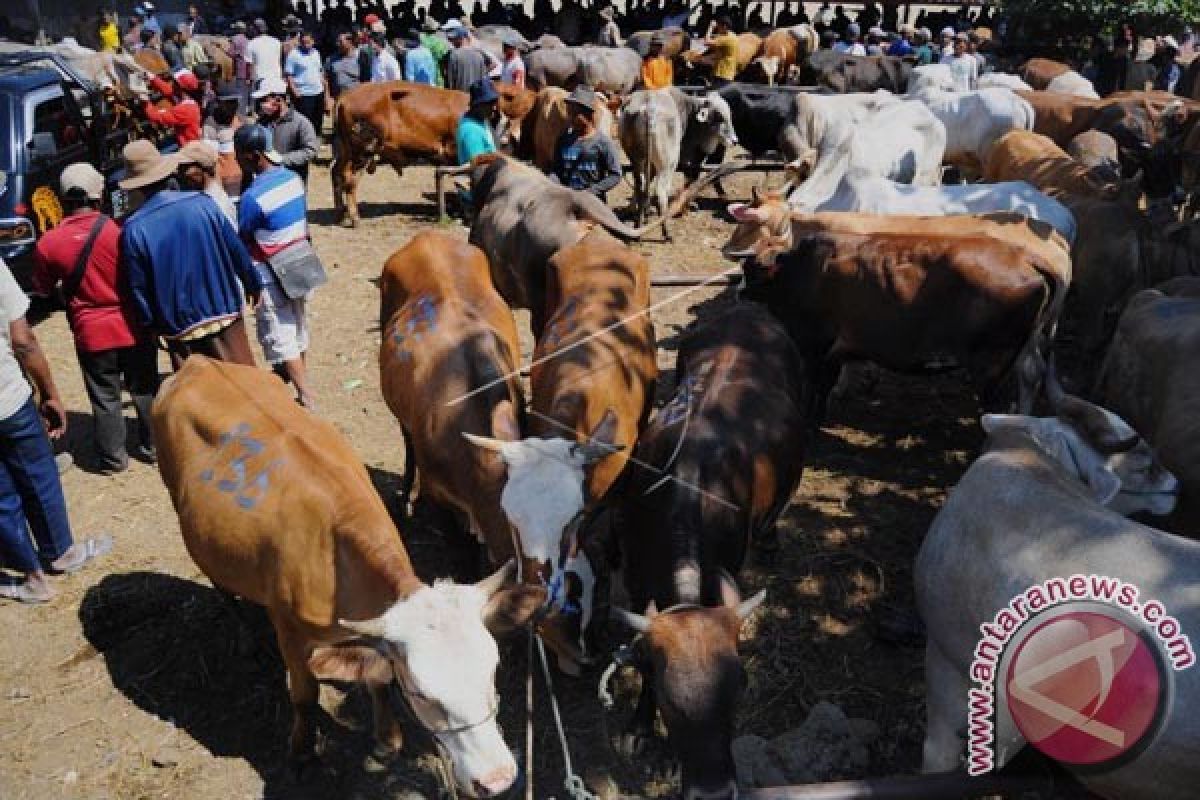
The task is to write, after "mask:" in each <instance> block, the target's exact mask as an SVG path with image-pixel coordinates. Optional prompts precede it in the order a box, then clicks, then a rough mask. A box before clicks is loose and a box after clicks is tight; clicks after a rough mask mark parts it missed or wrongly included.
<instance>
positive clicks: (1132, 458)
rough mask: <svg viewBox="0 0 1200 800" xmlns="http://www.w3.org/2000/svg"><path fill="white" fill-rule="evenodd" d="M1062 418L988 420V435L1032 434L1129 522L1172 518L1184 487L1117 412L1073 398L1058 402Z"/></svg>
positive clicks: (1001, 417) (1099, 499)
mask: <svg viewBox="0 0 1200 800" xmlns="http://www.w3.org/2000/svg"><path fill="white" fill-rule="evenodd" d="M1056 400H1057V402H1056V408H1057V415H1056V416H1053V417H1026V416H1020V415H1014V414H985V415H984V417H983V420H982V423H983V429H984V430H985V431H986V432H987V433H989V434H991V433H994V432H996V431H999V430H1005V429H1007V430H1018V431H1021V432H1024V433H1025V434H1027V435H1028V436H1029V437H1030V438H1032V439H1033V441H1034V442H1035V443H1036V444H1037V445H1038V447H1040V448H1041V449H1042V450H1043V451H1045V452H1046V453H1047V454H1048V455H1049V456H1050V457H1051V458H1053V459H1054V460H1055V461H1056V462H1058V465H1059V466H1060V467H1061V468H1062V469H1063V470H1064V471H1065V474H1066V475H1067V476H1068V477H1070V478H1071V479H1073V480H1076V481H1079V482H1080V483H1082V484H1083V485H1084V486H1086V487H1087V489H1088V491H1089V492H1090V493H1091V495H1092V497H1093V498H1094V499H1095V500H1096V502H1098V503H1100V504H1101V505H1104V506H1107V507H1108V508H1111V509H1112V510H1113V511H1115V512H1117V513H1119V514H1124V515H1125V516H1129V515H1130V514H1136V513H1138V512H1142V511H1145V512H1149V513H1151V514H1155V515H1160V516H1161V515H1165V514H1170V513H1171V511H1172V510H1173V509H1174V508H1175V501H1176V498H1177V496H1178V494H1179V481H1178V480H1176V478H1175V476H1174V475H1172V474H1171V473H1170V472H1168V471H1167V469H1166V468H1165V467H1163V465H1162V464H1161V463H1160V462H1159V460H1158V458H1157V456H1155V454H1154V451H1153V450H1152V449H1151V447H1150V445H1149V444H1148V443H1147V442H1146V440H1144V439H1142V438H1141V437H1140V436H1138V434H1137V431H1135V430H1134V429H1133V428H1132V427H1130V425H1129V423H1127V422H1126V421H1125V420H1123V419H1121V418H1120V417H1119V416H1117V415H1116V414H1114V413H1113V412H1111V411H1109V410H1107V409H1104V408H1101V407H1100V406H1097V405H1093V404H1091V403H1089V402H1087V401H1085V400H1081V399H1079V398H1078V397H1073V396H1072V395H1061V396H1059V397H1057V398H1056Z"/></svg>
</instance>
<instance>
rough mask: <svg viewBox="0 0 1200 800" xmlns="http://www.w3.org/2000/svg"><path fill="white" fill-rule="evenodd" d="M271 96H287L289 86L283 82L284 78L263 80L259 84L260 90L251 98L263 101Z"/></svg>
mask: <svg viewBox="0 0 1200 800" xmlns="http://www.w3.org/2000/svg"><path fill="white" fill-rule="evenodd" d="M271 94H287V84H286V83H284V82H283V78H275V77H271V78H263V79H262V80H261V81H259V82H258V88H256V89H255V90H254V93H253V94H251V95H250V96H251V97H253V98H254V99H255V100H261V99H263V98H264V97H266V96H267V95H271Z"/></svg>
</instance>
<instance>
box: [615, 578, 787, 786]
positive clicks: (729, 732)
mask: <svg viewBox="0 0 1200 800" xmlns="http://www.w3.org/2000/svg"><path fill="white" fill-rule="evenodd" d="M722 597H723V600H724V604H723V605H722V606H721V607H719V608H704V607H701V606H677V607H675V608H672V609H668V610H666V611H664V612H662V613H658V612H656V611H655V609H654V605H653V604H651V606H650V608H649V609H647V610H646V614H645V615H644V616H643V615H640V614H633V613H630V612H628V611H625V610H624V609H613V611H614V613H615V614H616V615H617V618H618V619H619V620H620V621H622V622H623V623H624V624H626V625H628V626H629V627H630V628H632V629H633V630H635V631H637V632H638V633H639V634H640V635H639V636H638V638H637V639H636V640H635V641H634V644H633V646H632V648H631V649H632V654H631V655H632V658H631V663H632V665H633V666H635V667H637V669H638V670H639V671H641V672H642V674H643V675H644V676H646V677H651V678H652V681H653V685H654V695H655V697H654V699H655V705H656V706H657V708H658V712H659V714H660V715H661V716H662V720H663V724H664V725H666V728H667V735H668V737H669V739H670V742H671V749H672V750H673V751H674V752H675V755H676V756H677V757H678V758H679V761H680V763H681V765H682V768H683V769H682V773H683V796H684V797H685V798H687V800H733V798H736V797H737V783H736V773H735V769H734V762H733V754H732V752H731V750H730V745H731V744H732V742H733V732H734V717H735V715H736V713H737V708H738V705H739V703H740V702H741V697H742V693H743V692H744V691H745V689H746V670H745V668H744V667H743V666H742V662H741V659H740V658H739V657H738V650H737V640H738V632H739V630H740V629H741V626H742V622H743V621H744V620H745V619H746V618H747V617H748V616H750V614H751V613H753V612H754V610H755V609H756V608H758V606H759V605H761V604H762V602H763V600H764V599H765V598H766V591H765V590H763V591H761V592H759V593H758V594H756V595H754V596H753V597H751V598H750V599H749V600H745V601H742V600H740V598H739V597H738V593H737V587H736V585H735V584H734V582H733V579H732V578H730V577H729V576H727V575H724V576H723V578H722Z"/></svg>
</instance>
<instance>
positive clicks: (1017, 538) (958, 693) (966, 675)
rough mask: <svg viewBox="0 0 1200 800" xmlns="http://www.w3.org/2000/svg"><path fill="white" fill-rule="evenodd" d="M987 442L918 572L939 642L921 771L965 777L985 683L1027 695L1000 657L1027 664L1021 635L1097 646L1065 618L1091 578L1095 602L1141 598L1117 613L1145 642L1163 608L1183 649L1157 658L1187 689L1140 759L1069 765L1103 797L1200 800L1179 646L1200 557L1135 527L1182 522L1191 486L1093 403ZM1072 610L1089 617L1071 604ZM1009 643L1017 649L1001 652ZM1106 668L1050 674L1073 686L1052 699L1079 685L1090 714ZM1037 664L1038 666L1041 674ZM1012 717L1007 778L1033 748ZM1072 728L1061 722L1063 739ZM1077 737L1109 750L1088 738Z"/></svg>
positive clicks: (1078, 403) (1187, 650)
mask: <svg viewBox="0 0 1200 800" xmlns="http://www.w3.org/2000/svg"><path fill="white" fill-rule="evenodd" d="M1067 397H1068V398H1069V396H1067ZM983 429H984V431H985V432H986V433H987V434H988V439H987V442H986V444H985V447H984V452H983V455H981V456H980V457H979V458H978V459H976V461H975V462H974V463H973V464H972V465H971V467H970V468H969V469H968V470H967V472H966V474H965V475H963V477H962V478H961V479H960V480H959V483H958V485H957V486H956V487H955V488H954V490H953V491H952V492H950V495H949V497H948V499H947V500H946V504H945V505H944V506H943V507H942V510H941V511H940V512H938V515H937V517H936V518H935V519H934V521H933V524H932V525H931V526H930V529H929V532H928V533H927V534H926V535H925V539H924V541H923V543H922V545H921V549H920V551H919V553H918V554H917V560H916V565H915V570H914V575H913V579H914V583H915V588H916V598H917V608H918V610H919V611H920V614H921V617H922V618H923V619H924V622H925V627H926V631H927V633H926V648H925V686H926V687H927V694H926V713H927V720H926V733H925V742H924V757H923V769H924V770H925V771H927V772H938V771H943V770H956V769H961V764H962V760H963V755H964V738H965V732H966V731H967V729H968V720H969V715H971V716H973V714H971V712H970V702H971V701H970V698H971V697H973V696H975V694H978V693H982V692H983V691H987V692H989V693H990V692H991V691H992V690H991V689H990V688H989V689H985V690H981V689H976V690H975V693H972V691H971V690H972V682H973V681H977V682H987V683H993V682H994V683H995V688H996V689H999V688H1000V687H1001V686H1002V685H1003V686H1004V687H1005V688H1006V692H1005V694H1006V695H1007V696H1008V697H1009V698H1010V700H1009V702H1010V703H1012V702H1013V701H1012V699H1011V698H1012V697H1013V695H1012V693H1011V692H1012V690H1011V688H1010V687H1012V686H1013V683H1012V682H1011V679H1010V678H1009V677H1007V676H1008V675H1010V674H1011V673H1009V672H1006V671H1004V669H1005V668H1004V663H1005V662H1004V661H1002V660H1001V659H1002V658H1004V657H1005V656H1011V654H1013V653H1014V652H1015V651H1016V648H1015V647H1014V646H1013V645H1014V644H1015V642H1016V637H1023V636H1024V633H1023V631H1034V630H1039V629H1041V630H1046V626H1051V625H1058V626H1059V628H1060V629H1059V631H1058V633H1057V635H1058V636H1061V638H1060V639H1059V641H1060V642H1061V643H1062V649H1054V650H1052V651H1051V652H1050V655H1060V657H1069V656H1068V655H1067V654H1068V650H1069V649H1070V648H1069V647H1067V645H1068V644H1071V643H1080V642H1083V641H1087V639H1088V634H1086V633H1083V634H1080V632H1079V630H1078V629H1075V630H1071V629H1063V628H1062V627H1061V626H1063V625H1064V624H1067V622H1068V621H1067V620H1064V619H1063V618H1062V617H1061V616H1059V617H1058V619H1059V622H1057V623H1056V622H1054V618H1055V616H1057V615H1059V614H1061V613H1062V612H1061V611H1059V610H1058V609H1055V608H1054V606H1056V605H1058V604H1060V603H1061V602H1062V600H1063V599H1065V598H1067V597H1069V596H1071V595H1069V594H1068V587H1069V586H1070V583H1069V582H1072V581H1074V580H1075V576H1079V580H1082V581H1084V583H1083V585H1082V586H1081V587H1077V588H1081V589H1082V590H1083V591H1084V592H1088V591H1091V589H1092V588H1093V587H1097V586H1102V585H1103V583H1106V582H1107V583H1108V585H1109V586H1111V587H1114V588H1115V587H1116V586H1119V585H1121V584H1118V583H1117V582H1124V584H1123V585H1124V586H1128V587H1136V595H1134V596H1133V601H1132V608H1128V606H1125V607H1126V608H1128V611H1119V610H1118V609H1117V608H1116V607H1114V608H1113V610H1112V612H1111V613H1112V614H1113V615H1119V616H1120V617H1123V618H1124V619H1127V620H1129V622H1130V623H1131V624H1133V625H1134V626H1135V629H1136V628H1140V627H1141V625H1143V624H1145V623H1144V622H1141V619H1142V618H1140V617H1129V616H1125V614H1127V613H1133V614H1137V613H1138V612H1139V611H1141V604H1142V603H1146V604H1149V602H1150V601H1151V600H1153V601H1155V602H1157V603H1158V604H1160V605H1159V608H1160V609H1161V610H1162V619H1170V620H1172V624H1173V625H1175V626H1176V627H1175V631H1174V633H1173V634H1171V636H1173V637H1174V638H1173V639H1172V640H1171V641H1170V644H1168V643H1167V642H1163V643H1162V644H1159V643H1158V642H1155V641H1153V638H1151V639H1150V640H1149V641H1147V645H1148V646H1149V647H1151V648H1160V647H1161V648H1162V650H1161V651H1160V652H1161V655H1162V657H1163V660H1164V662H1167V660H1168V659H1169V663H1164V664H1163V667H1164V670H1165V673H1166V674H1164V675H1163V680H1164V681H1165V680H1167V674H1170V675H1171V678H1170V679H1171V682H1172V685H1173V692H1172V694H1171V695H1168V696H1169V697H1171V698H1172V699H1171V701H1169V702H1168V703H1167V705H1166V706H1165V708H1164V709H1163V713H1164V715H1165V719H1163V721H1162V728H1161V730H1159V731H1158V733H1157V735H1156V736H1153V737H1152V738H1149V739H1147V740H1146V742H1145V744H1146V746H1145V748H1144V749H1141V748H1138V749H1133V750H1131V751H1128V754H1129V756H1130V757H1129V758H1126V759H1123V760H1121V761H1120V762H1118V763H1109V764H1106V765H1105V767H1104V768H1103V769H1094V768H1093V769H1089V768H1088V767H1089V766H1091V765H1087V766H1084V767H1077V766H1073V765H1071V764H1068V763H1065V762H1060V763H1059V768H1062V769H1065V770H1067V771H1068V772H1070V773H1072V774H1073V775H1074V777H1075V778H1076V779H1077V780H1078V781H1079V782H1080V783H1082V784H1083V786H1084V787H1085V789H1086V791H1087V793H1088V794H1089V795H1091V796H1097V797H1106V798H1136V797H1141V798H1150V797H1153V798H1156V800H1157V799H1158V798H1162V800H1183V798H1188V797H1192V796H1194V794H1195V785H1196V781H1197V780H1198V779H1200V769H1198V768H1197V762H1196V760H1195V758H1193V755H1194V753H1195V752H1196V748H1197V746H1198V744H1197V743H1198V742H1200V720H1198V719H1197V717H1196V715H1195V713H1193V712H1192V709H1193V708H1194V706H1193V705H1192V702H1191V701H1192V700H1196V699H1198V698H1200V670H1196V669H1183V671H1175V669H1180V668H1181V667H1185V666H1191V664H1192V663H1193V662H1194V661H1195V654H1194V652H1193V650H1192V645H1191V643H1190V642H1189V641H1188V639H1187V637H1186V636H1185V637H1182V638H1180V637H1179V636H1178V634H1179V632H1180V631H1184V632H1186V633H1187V634H1189V635H1190V634H1191V632H1193V631H1195V630H1197V626H1198V625H1200V608H1197V598H1196V591H1195V580H1194V576H1195V575H1196V574H1197V571H1198V570H1200V544H1197V543H1196V542H1193V541H1189V540H1187V539H1184V538H1182V537H1178V536H1173V535H1170V534H1167V533H1164V532H1162V531H1160V530H1157V529H1155V528H1151V527H1148V526H1146V525H1141V524H1138V523H1136V522H1133V521H1131V520H1128V519H1126V518H1125V516H1122V515H1123V514H1130V513H1134V512H1137V511H1146V512H1150V513H1153V514H1163V513H1167V512H1169V511H1170V510H1171V507H1172V506H1173V505H1174V502H1175V495H1176V493H1177V490H1178V482H1177V481H1176V480H1175V478H1174V477H1173V476H1171V474H1170V473H1169V472H1168V471H1166V470H1165V469H1163V468H1162V465H1161V464H1160V463H1159V462H1158V460H1157V459H1156V458H1155V456H1154V453H1153V451H1152V450H1151V449H1150V447H1149V445H1147V443H1146V442H1145V441H1144V440H1143V439H1142V438H1141V437H1139V436H1138V435H1137V433H1136V432H1135V431H1134V430H1133V429H1132V428H1131V427H1130V426H1129V425H1128V423H1126V422H1125V421H1124V420H1122V419H1120V417H1118V416H1117V415H1116V414H1113V413H1112V412H1109V411H1106V410H1105V409H1102V408H1099V407H1096V406H1093V405H1091V404H1090V403H1086V402H1084V401H1082V400H1078V399H1074V398H1072V399H1070V400H1069V402H1068V401H1066V400H1064V401H1062V402H1060V403H1059V407H1058V412H1057V416H1056V417H1049V418H1031V417H1012V416H1003V415H999V416H985V417H984V418H983ZM1070 591H1072V592H1073V591H1074V589H1071V590H1070ZM1104 591H1105V590H1104V589H1103V588H1098V590H1097V592H1096V594H1097V595H1100V596H1101V597H1103V592H1104ZM1114 594H1115V595H1116V597H1114V598H1113V600H1116V602H1113V600H1109V601H1108V602H1107V603H1106V605H1111V606H1118V604H1120V603H1122V602H1123V601H1122V600H1120V599H1119V598H1121V597H1122V596H1123V595H1126V594H1127V593H1126V592H1125V590H1124V589H1122V590H1121V592H1120V593H1116V592H1114ZM1076 596H1077V595H1076ZM1006 610H1007V611H1006ZM1063 610H1081V608H1080V606H1079V605H1077V604H1072V605H1067V606H1066V607H1065V608H1064V609H1063ZM1089 610H1092V611H1095V610H1096V607H1095V606H1091V607H1089ZM1102 613H1103V612H1102ZM1001 615H1004V616H1001ZM1155 621H1156V622H1157V621H1158V620H1155ZM1009 624H1012V625H1013V626H1014V627H1015V626H1017V625H1021V626H1022V627H1021V629H1020V631H1018V632H1016V633H1015V634H1013V638H1009V637H1008V636H1007V635H1006V634H1010V633H1012V628H1009V627H1008V625H1009ZM981 626H986V628H988V629H989V630H992V631H995V633H992V634H986V635H987V636H988V638H987V639H986V640H984V642H985V643H986V645H990V646H985V645H981V638H982V637H983V636H984V635H985V634H982V633H981ZM1165 630H1170V628H1165ZM1146 633H1147V634H1149V633H1150V631H1149V630H1147V631H1146ZM1048 635H1049V636H1055V635H1056V634H1055V633H1053V632H1051V633H1048ZM1001 637H1003V638H1002V640H1003V641H1005V642H1007V646H1002V645H999V644H996V639H998V638H1001ZM1024 641H1025V642H1031V640H1029V639H1024ZM1095 641H1098V640H1095ZM1031 645H1032V642H1031ZM1127 645H1128V640H1126V647H1127ZM1032 649H1033V648H1032V646H1031V648H1029V649H1028V650H1025V651H1024V652H1031V651H1032ZM1122 651H1123V652H1124V651H1126V648H1122ZM1111 655H1112V656H1114V657H1116V658H1122V657H1121V656H1119V655H1117V654H1116V653H1112V654H1111ZM1044 657H1045V656H1043V658H1044ZM1105 657H1106V654H1105V653H1100V654H1098V655H1097V656H1096V660H1095V661H1094V662H1092V661H1091V659H1089V660H1088V663H1089V667H1088V669H1089V670H1095V671H1093V672H1090V674H1091V675H1100V676H1101V677H1100V678H1098V679H1097V678H1089V677H1087V675H1088V674H1089V673H1085V672H1083V671H1082V670H1079V669H1077V670H1075V671H1074V673H1073V674H1071V677H1070V678H1068V677H1067V675H1068V674H1069V671H1068V670H1064V671H1063V673H1062V674H1061V675H1055V674H1053V673H1050V674H1049V676H1048V677H1047V679H1046V681H1045V683H1046V684H1050V683H1052V682H1054V681H1057V683H1058V687H1059V688H1058V689H1057V690H1051V691H1050V692H1048V695H1049V694H1057V696H1058V697H1059V698H1062V697H1064V695H1063V694H1062V691H1063V688H1062V687H1063V686H1064V684H1063V681H1064V680H1073V681H1078V682H1079V683H1077V686H1078V688H1079V689H1080V690H1081V691H1083V692H1085V694H1079V693H1076V694H1075V697H1077V698H1083V699H1082V700H1081V701H1080V702H1081V703H1084V704H1088V705H1089V706H1090V701H1089V700H1088V698H1095V697H1097V695H1096V692H1100V694H1101V695H1103V694H1104V692H1105V690H1106V688H1107V687H1108V683H1106V678H1104V677H1103V675H1104V673H1103V671H1102V670H1103V669H1104V661H1105ZM1039 660H1041V659H1039V658H1037V657H1036V656H1035V657H1034V661H1035V663H1036V662H1037V661H1039ZM1110 663H1111V662H1110ZM1117 663H1118V664H1120V663H1124V661H1123V660H1122V661H1118V662H1117ZM1151 663H1153V662H1151ZM972 664H975V667H974V668H973V667H972ZM1172 667H1175V669H1172ZM1150 668H1151V669H1153V668H1154V667H1150ZM1114 697H1115V695H1114ZM1104 705H1105V703H1104V701H1103V700H1102V699H1101V700H1097V704H1096V706H1090V707H1093V708H1095V710H1096V712H1097V713H1104V712H1102V710H1101V707H1102V706H1104ZM1080 707H1082V706H1080ZM1000 708H1002V706H1001V707H998V713H997V714H996V715H995V717H994V718H992V719H991V720H989V727H990V728H991V729H992V733H993V737H992V743H991V744H992V747H993V749H992V752H993V754H994V756H995V760H994V768H995V769H997V770H999V769H1001V768H1002V767H1004V766H1005V764H1007V763H1009V762H1010V761H1011V760H1012V759H1013V757H1015V756H1016V755H1017V753H1018V751H1019V750H1020V749H1021V748H1022V747H1023V746H1024V745H1025V743H1026V739H1025V737H1024V736H1023V735H1022V734H1021V732H1020V731H1019V730H1018V729H1017V727H1016V725H1015V724H1014V721H1013V715H1012V714H1011V713H1005V712H1001V711H1000ZM1005 711H1007V710H1005ZM1104 718H1107V717H1095V719H1104ZM1026 719H1027V720H1028V719H1029V717H1028V716H1027V717H1026ZM1068 724H1069V723H1068ZM1058 729H1059V727H1058V724H1055V725H1054V727H1053V728H1051V729H1050V730H1058ZM1069 733H1072V734H1074V733H1075V732H1074V731H1069ZM1076 735H1078V736H1080V737H1082V738H1084V739H1086V740H1088V741H1096V742H1098V741H1099V740H1098V739H1093V738H1092V737H1090V736H1088V735H1087V734H1084V733H1079V734H1076ZM1127 743H1128V744H1130V745H1132V744H1133V742H1132V741H1129V740H1127ZM973 763H976V764H978V763H979V762H978V761H975V762H973ZM989 768H992V765H989Z"/></svg>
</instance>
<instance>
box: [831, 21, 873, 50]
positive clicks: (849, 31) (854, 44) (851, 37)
mask: <svg viewBox="0 0 1200 800" xmlns="http://www.w3.org/2000/svg"><path fill="white" fill-rule="evenodd" d="M860 36H862V28H860V27H859V26H858V23H857V22H851V23H850V24H849V25H847V26H846V36H845V38H843V39H842V41H840V42H838V43H837V45H836V46H835V47H834V48H833V49H834V50H837V51H838V52H839V53H845V54H846V55H848V56H865V55H866V54H867V48H865V47H863V44H862V42H860V41H859V40H858V37H860Z"/></svg>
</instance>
